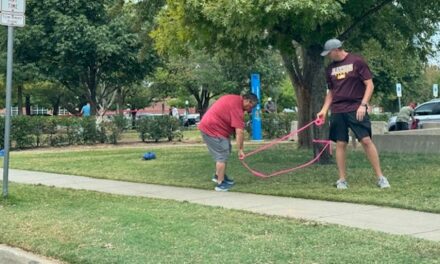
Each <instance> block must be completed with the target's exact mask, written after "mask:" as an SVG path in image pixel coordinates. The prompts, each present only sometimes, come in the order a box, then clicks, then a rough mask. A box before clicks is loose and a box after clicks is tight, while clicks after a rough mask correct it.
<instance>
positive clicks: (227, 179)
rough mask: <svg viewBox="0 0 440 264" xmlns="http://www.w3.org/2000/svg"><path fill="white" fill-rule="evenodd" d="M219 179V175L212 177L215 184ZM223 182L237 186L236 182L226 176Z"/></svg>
mask: <svg viewBox="0 0 440 264" xmlns="http://www.w3.org/2000/svg"><path fill="white" fill-rule="evenodd" d="M217 179H218V176H217V175H214V176H212V181H213V182H215V183H217ZM223 182H226V183H227V184H229V185H234V184H235V182H234V180H233V179H231V178H229V177H228V176H227V175H225V178H224V179H223Z"/></svg>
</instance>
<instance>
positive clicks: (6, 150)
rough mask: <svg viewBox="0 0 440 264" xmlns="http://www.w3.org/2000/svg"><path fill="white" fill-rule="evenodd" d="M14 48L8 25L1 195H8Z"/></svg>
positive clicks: (12, 30)
mask: <svg viewBox="0 0 440 264" xmlns="http://www.w3.org/2000/svg"><path fill="white" fill-rule="evenodd" d="M13 48H14V27H13V26H8V55H7V63H6V113H5V138H4V147H5V148H4V153H5V157H4V160H3V197H4V198H6V197H8V185H9V184H8V181H9V146H10V141H9V136H10V132H11V94H12V92H11V90H12V59H13V56H12V55H13Z"/></svg>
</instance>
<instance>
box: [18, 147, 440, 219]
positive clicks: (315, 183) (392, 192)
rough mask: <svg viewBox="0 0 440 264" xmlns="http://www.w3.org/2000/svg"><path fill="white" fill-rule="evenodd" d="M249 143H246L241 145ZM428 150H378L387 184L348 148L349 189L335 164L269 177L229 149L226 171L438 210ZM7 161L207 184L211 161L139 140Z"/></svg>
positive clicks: (284, 161) (260, 164)
mask: <svg viewBox="0 0 440 264" xmlns="http://www.w3.org/2000/svg"><path fill="white" fill-rule="evenodd" d="M249 148H252V146H248V147H247V149H248V150H249ZM151 150H153V151H155V152H156V155H157V159H156V160H150V161H144V160H141V156H142V154H143V153H144V152H146V151H151ZM310 157H311V153H308V152H305V151H298V150H295V149H294V148H293V146H292V144H284V145H279V147H276V148H274V149H271V150H270V151H267V152H262V153H261V154H259V155H255V156H253V157H251V158H249V163H250V164H252V165H253V166H254V167H256V168H258V169H262V170H266V171H273V170H276V169H280V168H286V167H293V166H295V165H298V164H300V163H302V162H304V161H307V160H309V159H310ZM439 159H440V158H439V157H438V156H436V155H418V154H401V155H399V154H387V153H385V154H382V155H381V162H382V168H383V170H384V173H385V175H386V176H388V178H389V180H390V183H391V186H392V188H391V189H387V190H381V189H379V188H377V187H376V186H375V177H374V176H373V171H372V169H371V167H370V164H369V162H368V161H367V160H366V158H365V156H364V153H363V152H362V151H349V153H348V161H347V166H348V176H349V178H348V181H349V184H350V188H349V189H348V190H346V191H341V190H337V189H336V188H335V187H334V186H333V184H334V182H335V181H336V180H337V169H336V165H335V164H332V165H313V166H311V167H308V168H306V169H302V170H299V171H296V172H293V173H289V174H286V175H282V176H278V177H273V178H270V179H260V178H257V177H254V176H252V175H251V174H250V173H249V172H248V171H247V170H246V169H244V168H243V167H242V166H241V164H240V162H239V161H238V159H237V158H236V154H235V152H234V153H233V154H232V157H231V160H230V163H229V167H228V171H229V175H230V176H231V177H233V178H234V179H235V181H236V185H235V186H234V187H233V189H232V190H233V191H238V192H249V193H259V194H271V195H279V196H289V197H301V198H309V199H320V200H333V201H346V202H355V203H365V204H376V205H384V206H390V207H400V208H409V209H415V210H421V211H429V212H436V213H440V192H439V186H440V166H439ZM11 168H16V169H25V170H38V171H47V172H57V173H64V174H73V175H84V176H91V177H96V178H106V179H116V180H123V181H133V182H143V183H155V184H165V185H173V186H186V187H194V188H201V189H213V187H214V186H213V183H212V182H211V181H210V178H211V176H212V174H213V172H214V163H213V161H212V159H211V157H210V156H209V154H208V152H207V149H206V147H204V146H200V147H194V146H169V145H167V146H163V147H162V146H159V147H153V146H151V147H149V146H148V145H146V146H145V148H143V149H139V148H120V149H118V148H117V149H114V148H113V149H110V150H108V149H104V150H103V149H99V150H87V151H69V150H62V149H61V150H58V151H53V152H13V153H11Z"/></svg>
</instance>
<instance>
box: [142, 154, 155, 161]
mask: <svg viewBox="0 0 440 264" xmlns="http://www.w3.org/2000/svg"><path fill="white" fill-rule="evenodd" d="M142 158H143V159H144V160H152V159H155V158H156V153H154V152H147V153H145V154H144V156H143V157H142Z"/></svg>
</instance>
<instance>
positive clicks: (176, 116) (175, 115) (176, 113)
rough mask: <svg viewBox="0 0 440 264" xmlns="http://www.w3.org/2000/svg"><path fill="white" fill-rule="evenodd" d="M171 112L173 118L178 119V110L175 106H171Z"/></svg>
mask: <svg viewBox="0 0 440 264" xmlns="http://www.w3.org/2000/svg"><path fill="white" fill-rule="evenodd" d="M171 113H172V116H173V117H174V118H176V119H179V110H177V108H176V107H175V106H173V107H172V108H171Z"/></svg>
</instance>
